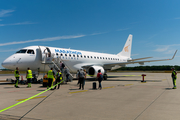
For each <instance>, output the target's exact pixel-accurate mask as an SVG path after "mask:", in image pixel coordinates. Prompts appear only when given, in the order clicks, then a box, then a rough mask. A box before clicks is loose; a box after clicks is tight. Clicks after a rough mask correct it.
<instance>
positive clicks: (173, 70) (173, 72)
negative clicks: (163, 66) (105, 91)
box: [171, 67, 177, 89]
mask: <svg viewBox="0 0 180 120" xmlns="http://www.w3.org/2000/svg"><path fill="white" fill-rule="evenodd" d="M171 69H172V74H171V77H172V81H173V86H174V87H173V88H172V89H176V79H177V72H176V71H175V68H174V67H173V68H171Z"/></svg>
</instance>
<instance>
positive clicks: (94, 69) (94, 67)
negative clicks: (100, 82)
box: [88, 66, 104, 76]
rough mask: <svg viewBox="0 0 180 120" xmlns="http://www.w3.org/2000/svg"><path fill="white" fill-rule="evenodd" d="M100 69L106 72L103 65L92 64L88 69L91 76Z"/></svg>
mask: <svg viewBox="0 0 180 120" xmlns="http://www.w3.org/2000/svg"><path fill="white" fill-rule="evenodd" d="M98 70H101V73H102V74H104V68H103V67H101V66H91V67H90V68H89V69H88V74H89V75H90V76H94V75H95V76H96V75H97V73H98Z"/></svg>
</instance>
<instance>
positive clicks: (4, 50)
mask: <svg viewBox="0 0 180 120" xmlns="http://www.w3.org/2000/svg"><path fill="white" fill-rule="evenodd" d="M17 50H19V49H10V50H0V52H11V51H17Z"/></svg>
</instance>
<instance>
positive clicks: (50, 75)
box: [48, 70, 54, 79]
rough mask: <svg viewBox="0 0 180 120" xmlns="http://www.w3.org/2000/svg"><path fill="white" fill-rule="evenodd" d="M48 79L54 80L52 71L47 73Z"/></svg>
mask: <svg viewBox="0 0 180 120" xmlns="http://www.w3.org/2000/svg"><path fill="white" fill-rule="evenodd" d="M48 78H51V79H54V75H53V71H52V70H49V71H48Z"/></svg>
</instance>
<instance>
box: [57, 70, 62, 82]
mask: <svg viewBox="0 0 180 120" xmlns="http://www.w3.org/2000/svg"><path fill="white" fill-rule="evenodd" d="M59 76H60V80H62V74H61V72H59ZM57 78H58V72H57V73H56V79H57Z"/></svg>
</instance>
